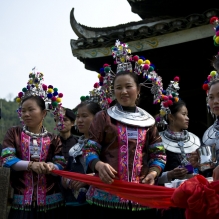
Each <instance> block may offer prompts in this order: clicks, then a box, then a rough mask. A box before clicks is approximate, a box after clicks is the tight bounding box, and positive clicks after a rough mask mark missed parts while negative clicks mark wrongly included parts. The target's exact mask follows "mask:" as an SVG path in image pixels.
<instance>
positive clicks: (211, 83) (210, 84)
mask: <svg viewBox="0 0 219 219" xmlns="http://www.w3.org/2000/svg"><path fill="white" fill-rule="evenodd" d="M217 83H219V79H216V80H213V81H212V82H210V83H209V85H208V87H209V90H210V88H211V86H212V85H215V84H217Z"/></svg>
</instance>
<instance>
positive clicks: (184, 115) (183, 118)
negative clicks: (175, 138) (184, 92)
mask: <svg viewBox="0 0 219 219" xmlns="http://www.w3.org/2000/svg"><path fill="white" fill-rule="evenodd" d="M170 121H171V123H172V125H173V126H174V127H175V128H176V129H178V130H185V129H188V127H189V117H188V110H187V108H186V107H185V106H182V107H181V108H180V109H179V111H178V112H177V113H176V114H174V115H171V114H170Z"/></svg>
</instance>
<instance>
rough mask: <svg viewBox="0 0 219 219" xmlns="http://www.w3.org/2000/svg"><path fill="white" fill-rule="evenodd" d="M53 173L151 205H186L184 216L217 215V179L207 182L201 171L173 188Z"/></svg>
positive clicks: (212, 217)
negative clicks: (104, 181)
mask: <svg viewBox="0 0 219 219" xmlns="http://www.w3.org/2000/svg"><path fill="white" fill-rule="evenodd" d="M53 173H54V174H57V175H60V176H63V177H66V178H69V179H72V180H76V181H81V182H84V183H87V184H89V185H93V186H96V187H97V188H99V189H102V190H105V191H107V192H110V193H112V194H114V195H117V196H120V197H123V198H125V199H128V200H132V201H134V202H138V203H139V204H141V205H144V206H148V207H151V208H169V207H179V208H185V209H186V218H187V219H194V218H199V219H218V218H219V181H215V182H212V183H209V182H208V181H207V180H206V179H205V178H204V177H203V176H201V175H197V176H194V177H193V178H191V179H189V180H186V181H185V182H184V183H182V184H181V185H180V186H179V187H178V188H177V189H173V188H166V187H164V186H156V185H153V186H152V185H146V184H137V183H131V182H125V181H120V180H114V182H113V183H112V184H110V185H109V184H105V183H103V182H102V181H101V180H100V179H99V177H97V176H90V175H85V174H80V173H74V172H68V171H60V170H54V171H53Z"/></svg>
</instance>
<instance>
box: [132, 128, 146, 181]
mask: <svg viewBox="0 0 219 219" xmlns="http://www.w3.org/2000/svg"><path fill="white" fill-rule="evenodd" d="M145 141H146V130H145V129H138V142H137V146H136V150H135V157H134V162H133V170H132V171H133V172H132V182H137V183H139V181H140V173H141V168H142V151H143V148H144V146H145Z"/></svg>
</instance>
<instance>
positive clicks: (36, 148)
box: [31, 139, 40, 159]
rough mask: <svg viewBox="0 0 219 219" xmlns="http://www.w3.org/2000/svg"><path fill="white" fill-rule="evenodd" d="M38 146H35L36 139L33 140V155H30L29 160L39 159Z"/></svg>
mask: <svg viewBox="0 0 219 219" xmlns="http://www.w3.org/2000/svg"><path fill="white" fill-rule="evenodd" d="M38 150H39V148H38V144H37V140H36V139H33V151H34V152H33V154H32V155H31V158H36V159H39V158H40V156H39V154H38Z"/></svg>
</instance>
